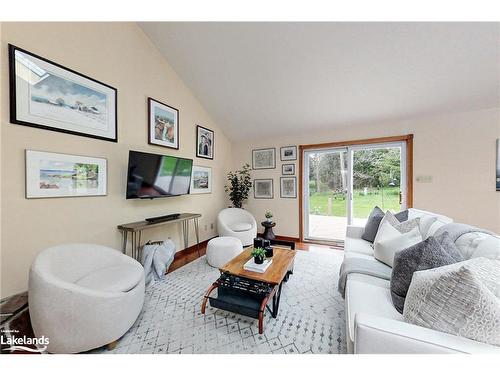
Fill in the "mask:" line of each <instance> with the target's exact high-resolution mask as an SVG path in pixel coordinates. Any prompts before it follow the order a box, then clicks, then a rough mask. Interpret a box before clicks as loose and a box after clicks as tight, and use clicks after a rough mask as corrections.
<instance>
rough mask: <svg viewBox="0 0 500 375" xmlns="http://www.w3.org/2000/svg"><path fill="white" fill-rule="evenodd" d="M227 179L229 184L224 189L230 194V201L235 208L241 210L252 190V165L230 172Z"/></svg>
mask: <svg viewBox="0 0 500 375" xmlns="http://www.w3.org/2000/svg"><path fill="white" fill-rule="evenodd" d="M227 179H228V181H229V184H228V185H226V186H224V189H225V190H226V193H229V199H230V200H231V202H232V203H233V207H236V208H241V207H242V206H243V201H245V200H246V199H248V193H249V192H250V189H251V188H252V178H251V177H250V165H249V164H245V165H244V166H243V167H242V168H241V169H240V170H237V171H235V172H229V173H228V174H227Z"/></svg>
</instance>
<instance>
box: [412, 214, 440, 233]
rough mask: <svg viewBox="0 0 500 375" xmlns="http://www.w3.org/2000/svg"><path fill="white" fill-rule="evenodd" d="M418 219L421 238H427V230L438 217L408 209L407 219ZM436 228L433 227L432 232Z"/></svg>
mask: <svg viewBox="0 0 500 375" xmlns="http://www.w3.org/2000/svg"><path fill="white" fill-rule="evenodd" d="M416 218H419V219H420V233H421V234H422V239H424V240H425V239H427V238H428V237H429V230H430V229H431V227H432V226H433V224H434V223H435V222H436V221H437V220H438V217H437V216H435V215H431V214H428V213H425V212H423V211H409V214H408V220H412V219H416ZM437 229H438V228H436V227H435V228H433V231H432V234H434V233H435V232H436V230H437Z"/></svg>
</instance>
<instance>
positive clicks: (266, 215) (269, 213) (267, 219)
mask: <svg viewBox="0 0 500 375" xmlns="http://www.w3.org/2000/svg"><path fill="white" fill-rule="evenodd" d="M264 216H265V217H266V221H268V222H271V221H272V220H271V219H272V218H273V213H272V212H271V211H267V212H266V214H265V215H264Z"/></svg>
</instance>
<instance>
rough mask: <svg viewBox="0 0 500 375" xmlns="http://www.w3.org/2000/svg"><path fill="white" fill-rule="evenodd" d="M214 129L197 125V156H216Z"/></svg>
mask: <svg viewBox="0 0 500 375" xmlns="http://www.w3.org/2000/svg"><path fill="white" fill-rule="evenodd" d="M214 137H215V135H214V131H213V130H210V129H207V128H204V127H203V126H200V125H196V156H197V157H199V158H204V159H211V160H213V158H214V143H215V138H214Z"/></svg>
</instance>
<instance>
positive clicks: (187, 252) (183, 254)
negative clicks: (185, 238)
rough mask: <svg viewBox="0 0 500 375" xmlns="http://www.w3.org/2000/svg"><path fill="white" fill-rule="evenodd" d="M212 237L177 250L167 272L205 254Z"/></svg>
mask: <svg viewBox="0 0 500 375" xmlns="http://www.w3.org/2000/svg"><path fill="white" fill-rule="evenodd" d="M212 238H215V237H212ZM212 238H209V239H208V240H205V241H201V242H200V244H199V245H197V244H195V245H193V246H189V247H187V248H185V249H183V250H180V251H178V252H176V253H175V255H174V261H173V262H172V264H171V265H170V267H169V269H168V272H167V273H169V272H172V271H175V270H176V269H178V268H181V267H182V266H185V265H186V264H188V263H191V262H192V261H193V260H196V259H198V258H200V257H202V256H203V255H205V252H206V249H207V244H208V241H210V240H211V239H212Z"/></svg>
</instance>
